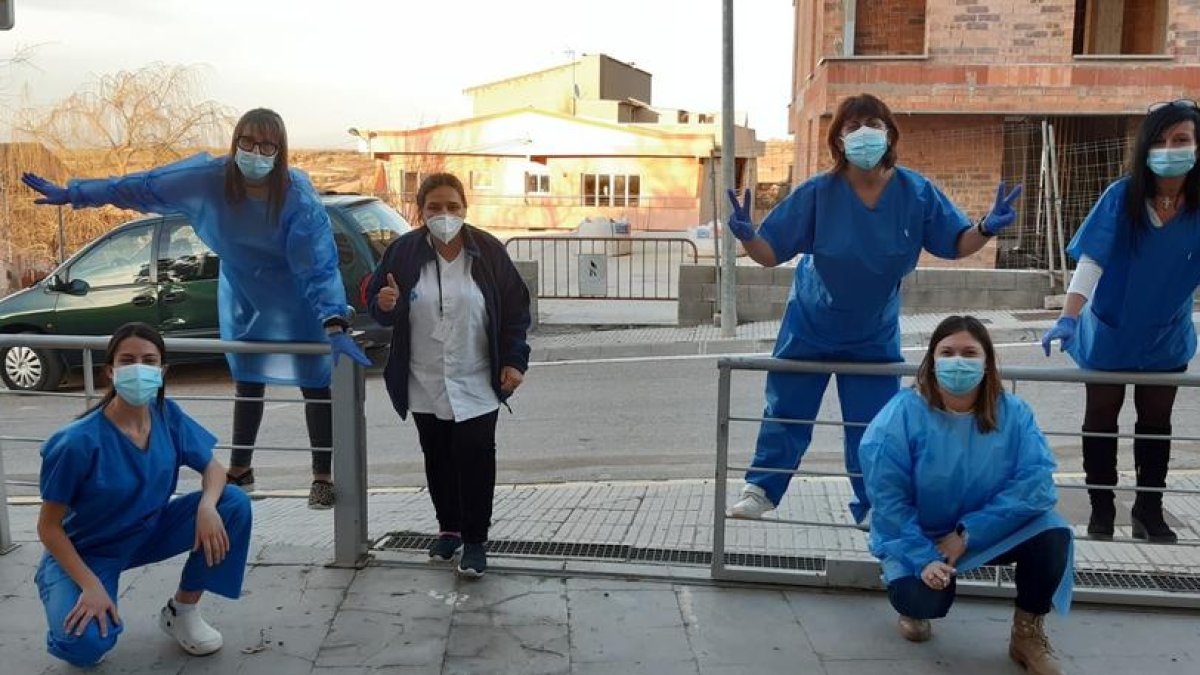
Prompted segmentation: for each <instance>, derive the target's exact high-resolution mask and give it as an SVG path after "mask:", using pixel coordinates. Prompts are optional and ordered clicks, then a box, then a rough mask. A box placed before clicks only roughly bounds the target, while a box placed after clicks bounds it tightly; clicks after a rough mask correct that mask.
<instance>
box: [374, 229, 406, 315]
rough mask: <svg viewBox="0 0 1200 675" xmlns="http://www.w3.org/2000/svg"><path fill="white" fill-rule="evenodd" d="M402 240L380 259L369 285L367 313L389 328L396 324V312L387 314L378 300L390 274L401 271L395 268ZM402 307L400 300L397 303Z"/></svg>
mask: <svg viewBox="0 0 1200 675" xmlns="http://www.w3.org/2000/svg"><path fill="white" fill-rule="evenodd" d="M399 241H400V239H399V238H397V239H395V240H394V241H392V243H390V244H388V247H387V250H386V251H384V252H383V257H382V258H380V259H379V265H377V266H376V267H375V272H374V274H372V275H371V283H370V284H368V285H367V311H369V312H370V313H371V318H372V319H375V322H376V323H378V324H379V325H380V326H383V327H385V328H386V327H389V326H392V325H393V324H395V323H396V310H395V309H392V311H390V312H385V311H383V310H382V309H379V304H378V303H377V302H376V298H377V297H378V296H379V289H381V288H383V287H384V286H386V285H387V275H388V272H391V273H392V274H396V273H397V272H398V271H399V270H397V269H396V268H395V264H396V263H395V260H394V259H395V257H396V246H397V244H398V243H399ZM396 305H397V307H398V306H399V305H400V303H399V300H397V303H396Z"/></svg>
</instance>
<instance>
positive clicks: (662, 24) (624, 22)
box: [0, 0, 793, 148]
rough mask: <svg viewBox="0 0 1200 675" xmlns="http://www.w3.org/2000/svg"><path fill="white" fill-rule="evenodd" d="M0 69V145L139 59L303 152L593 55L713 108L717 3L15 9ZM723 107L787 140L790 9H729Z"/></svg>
mask: <svg viewBox="0 0 1200 675" xmlns="http://www.w3.org/2000/svg"><path fill="white" fill-rule="evenodd" d="M15 5H16V26H15V28H14V29H13V30H11V31H8V32H0V59H7V58H10V57H11V55H12V54H14V53H15V52H16V51H17V50H19V49H21V48H26V49H31V53H32V60H31V63H29V64H26V65H21V66H10V67H8V68H5V69H0V115H3V117H0V134H3V135H5V136H7V135H8V133H9V132H8V125H7V124H5V122H7V119H6V118H9V119H10V116H11V115H12V111H13V109H14V108H18V107H21V106H24V105H34V106H44V105H47V104H50V103H53V102H54V101H57V100H59V99H61V98H64V97H65V96H67V95H69V94H71V93H72V92H74V91H76V90H77V89H79V88H80V87H81V86H83V85H85V84H86V83H87V82H88V81H89V80H92V79H94V78H95V77H96V76H98V75H103V74H108V73H113V72H117V71H119V70H134V69H137V68H139V67H141V66H144V65H147V64H149V63H152V62H163V63H169V64H186V65H193V66H196V67H198V68H199V69H200V74H201V77H202V83H203V87H204V91H203V94H204V95H205V96H206V97H207V98H212V99H214V100H217V101H219V102H221V103H224V104H226V105H228V106H231V107H232V108H233V109H234V110H236V111H238V112H241V111H244V110H247V109H249V108H253V107H258V106H264V107H269V108H274V109H275V110H276V111H278V112H279V113H280V114H281V115H282V116H283V118H284V120H285V122H286V123H287V125H288V135H289V140H290V142H291V144H292V146H293V147H301V148H316V147H321V148H353V147H356V139H354V138H352V137H351V136H350V135H349V134H348V133H347V129H348V128H349V127H360V128H369V129H404V128H411V127H415V126H420V125H422V124H432V123H438V122H446V121H450V120H455V119H462V118H465V117H469V116H470V112H471V110H470V99H468V98H467V97H466V96H464V95H463V94H462V90H463V89H465V88H467V87H469V86H472V85H476V84H482V83H485V82H492V81H495V80H500V79H504V78H506V77H511V76H514V75H518V74H521V73H524V72H530V71H534V70H540V69H543V68H549V67H553V66H556V65H560V64H564V63H569V62H570V61H571V57H570V55H569V52H571V51H574V52H575V53H576V54H591V53H605V54H608V55H609V56H612V57H613V58H616V59H618V60H621V61H626V62H632V63H634V64H635V65H636V66H637V67H638V68H641V69H643V70H646V71H648V72H650V73H651V74H652V75H653V76H654V79H653V103H654V104H655V105H660V106H663V107H667V108H684V109H687V110H701V111H719V110H720V108H721V1H720V0H603V1H600V2H586V1H583V0H511V1H507V2H505V1H503V0H441V1H440V2H436V1H434V2H431V1H428V0H416V1H414V0H324V1H321V2H317V1H316V0H203V1H197V0H15ZM734 16H735V19H734V31H735V36H734V45H735V57H734V58H735V61H734V73H735V92H734V100H735V104H734V105H735V108H736V109H737V110H738V111H744V112H745V113H746V114H747V115H748V116H749V122H750V125H751V126H752V127H754V128H755V129H756V130H757V131H758V136H759V138H760V139H765V138H782V137H785V136H786V134H787V104H788V100H789V96H790V88H791V80H792V67H791V63H792V59H791V53H792V48H793V46H792V39H793V38H792V36H793V9H792V0H736V2H735V3H734Z"/></svg>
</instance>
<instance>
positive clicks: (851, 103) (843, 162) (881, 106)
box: [825, 94, 900, 173]
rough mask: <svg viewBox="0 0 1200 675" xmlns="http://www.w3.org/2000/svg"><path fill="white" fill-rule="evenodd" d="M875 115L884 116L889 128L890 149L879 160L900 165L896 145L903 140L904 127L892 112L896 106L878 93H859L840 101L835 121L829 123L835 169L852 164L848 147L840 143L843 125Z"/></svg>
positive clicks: (886, 164)
mask: <svg viewBox="0 0 1200 675" xmlns="http://www.w3.org/2000/svg"><path fill="white" fill-rule="evenodd" d="M875 118H878V119H880V120H883V123H884V124H886V125H887V128H888V132H887V137H888V149H887V152H885V153H883V159H880V160H879V164H880V165H881V166H883V167H885V168H888V169H890V168H892V167H893V166H896V145H897V144H899V143H900V129H898V128H897V127H896V118H895V117H893V116H892V109H891V108H889V107H888V106H887V104H886V103H884V102H883V100H882V99H880V98H878V97H876V96H872V95H870V94H859V95H858V96H851V97H849V98H846V99H843V100H842V102H841V103H840V104H839V105H838V109H837V112H836V113H834V115H833V121H832V122H830V123H829V133H828V135H827V136H826V138H825V142H826V143H828V144H829V154H830V155H831V156H832V157H833V172H834V173H838V172H839V171H843V170H845V169H846V166H847V165H848V160H847V159H846V151H845V150H844V149H842V144H841V143H840V141H841V139H842V125H844V124H845V123H846V121H847V120H854V119H863V120H869V119H875Z"/></svg>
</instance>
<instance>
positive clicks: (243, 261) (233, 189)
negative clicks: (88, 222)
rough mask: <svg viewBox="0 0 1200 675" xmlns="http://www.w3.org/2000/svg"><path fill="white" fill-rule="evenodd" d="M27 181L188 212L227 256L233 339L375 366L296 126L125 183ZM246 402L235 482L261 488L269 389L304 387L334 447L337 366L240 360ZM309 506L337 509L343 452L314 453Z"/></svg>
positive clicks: (78, 197)
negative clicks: (292, 159)
mask: <svg viewBox="0 0 1200 675" xmlns="http://www.w3.org/2000/svg"><path fill="white" fill-rule="evenodd" d="M22 180H23V181H24V182H25V184H26V185H28V186H29V187H31V188H33V189H34V190H37V191H38V192H40V193H42V194H43V195H45V197H43V198H41V199H39V200H37V203H39V204H70V205H71V206H74V207H75V208H83V207H89V206H102V205H105V204H111V205H113V206H117V207H120V208H123V209H132V210H134V211H141V212H143V213H163V214H172V213H177V214H182V215H185V216H187V217H188V218H189V219H190V220H191V223H192V227H193V228H194V229H195V230H196V234H197V235H198V236H199V237H200V238H201V239H202V240H203V241H204V243H205V244H207V245H208V247H209V248H211V249H212V250H213V251H215V252H216V254H217V255H218V256H219V257H220V259H221V272H220V284H219V288H218V307H219V313H220V324H221V339H222V340H245V341H250V342H328V343H329V344H330V347H331V348H332V350H333V358H334V360H335V361H336V359H337V358H338V357H339V355H346V356H348V357H350V358H352V359H354V360H355V361H358V362H359V363H361V364H362V365H364V366H365V365H370V361H369V360H368V359H367V357H366V355H365V354H363V352H362V350H361V349H359V347H358V346H357V345H356V344H355V343H354V340H353V339H352V338H351V337H350V335H349V334H348V333H347V332H346V331H347V330H348V329H349V328H350V307H349V306H348V305H347V304H346V291H345V288H344V287H343V286H342V276H341V272H340V271H339V269H338V254H337V247H336V246H335V245H334V241H333V226H332V224H331V223H330V221H329V215H328V214H327V213H326V211H325V208H324V207H323V206H322V205H321V200H320V197H319V196H318V195H317V191H316V190H315V189H314V188H313V186H312V183H311V182H309V180H308V176H306V175H305V174H304V173H303V172H302V171H300V170H298V169H295V168H292V167H290V166H288V146H287V130H286V129H285V127H284V125H283V119H282V118H281V117H280V116H279V115H278V114H276V113H275V112H274V111H271V110H267V109H265V108H257V109H254V110H251V111H249V112H247V113H246V114H245V115H243V116H242V118H241V119H240V120H238V123H237V126H236V127H234V130H233V141H232V142H231V143H230V148H229V154H228V155H227V156H224V157H217V158H213V157H210V156H209V155H208V154H207V153H202V154H199V155H196V156H194V157H191V158H188V159H185V160H182V161H179V162H176V163H174V164H168V165H167V166H162V167H158V168H156V169H151V170H149V171H146V172H143V173H134V174H130V175H128V176H123V177H120V178H106V179H99V180H71V181H70V182H69V183H68V184H67V187H66V188H62V187H59V186H57V185H55V184H53V183H51V182H49V181H47V180H45V179H43V178H39V177H37V176H35V175H33V174H25V175H24V176H22ZM226 358H227V360H228V361H229V369H230V372H231V373H232V375H233V379H234V382H235V383H236V391H237V397H238V400H237V401H236V402H235V403H234V404H233V445H234V448H235V449H234V451H233V454H232V456H231V458H230V467H229V482H231V483H233V484H235V485H237V486H239V487H241V488H242V489H243V490H245V491H247V492H249V491H251V490H253V489H254V471H253V469H251V468H250V462H251V459H252V455H253V450H252V448H253V447H254V444H255V442H256V441H257V439H258V429H259V426H260V425H261V423H262V416H263V404H262V400H261V399H262V398H263V393H264V389H265V387H266V385H268V384H278V385H292V386H299V387H300V391H301V393H302V394H303V395H304V398H305V399H308V400H309V401H311V403H308V404H307V405H305V410H304V417H305V422H306V423H307V426H308V435H309V441H310V442H311V444H312V447H314V448H329V447H330V446H332V445H333V411H332V409H331V408H330V406H329V403H328V401H329V399H330V391H329V381H330V374H331V373H330V358H329V357H328V356H323V355H316V354H307V355H301V354H228V355H226ZM312 472H313V482H312V486H311V488H310V490H309V499H308V505H309V508H313V509H327V508H330V507H332V506H333V494H334V493H333V483H332V479H333V475H332V474H333V471H332V456H331V455H330V453H329V451H327V450H323V451H314V452H313V453H312Z"/></svg>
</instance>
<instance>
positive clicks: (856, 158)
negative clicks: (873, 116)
mask: <svg viewBox="0 0 1200 675" xmlns="http://www.w3.org/2000/svg"><path fill="white" fill-rule="evenodd" d="M842 142H843V144H845V146H846V159H847V160H848V161H849V162H850V163H851V164H853V165H854V166H857V167H858V168H860V169H863V170H865V171H870V170H871V169H874V168H875V166H876V165H878V164H879V160H881V159H883V156H884V155H886V154H887V150H888V137H887V131H886V130H885V129H876V128H875V127H859V128H857V129H855V130H854V131H851V132H850V133H848V134H846V135H845V136H842Z"/></svg>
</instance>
